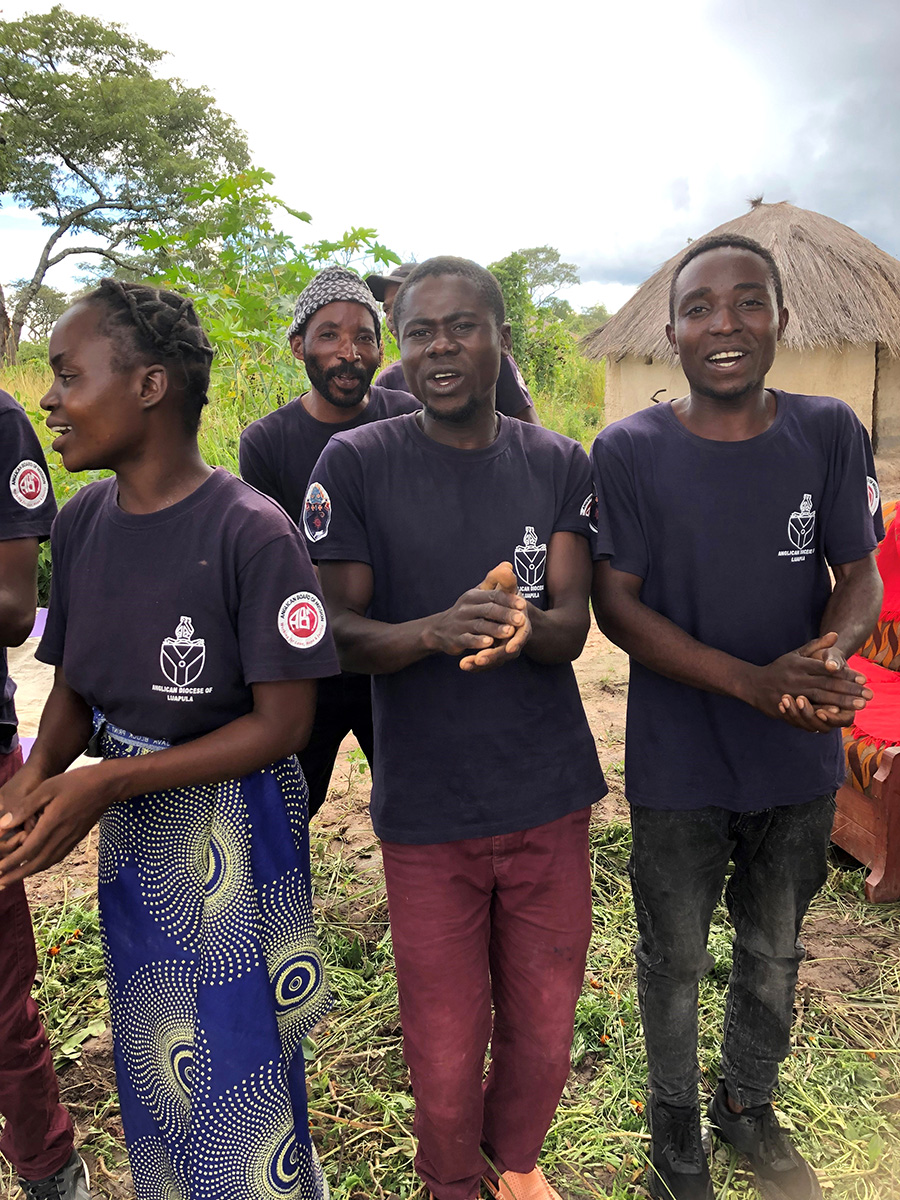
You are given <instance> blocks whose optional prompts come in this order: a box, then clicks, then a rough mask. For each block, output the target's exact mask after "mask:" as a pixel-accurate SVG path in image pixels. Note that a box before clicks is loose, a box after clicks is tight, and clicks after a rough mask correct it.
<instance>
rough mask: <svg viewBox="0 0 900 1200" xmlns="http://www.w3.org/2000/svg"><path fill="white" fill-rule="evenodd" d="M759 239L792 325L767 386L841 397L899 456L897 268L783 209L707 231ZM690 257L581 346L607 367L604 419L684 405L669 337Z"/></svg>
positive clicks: (844, 233)
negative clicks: (671, 403) (650, 406)
mask: <svg viewBox="0 0 900 1200" xmlns="http://www.w3.org/2000/svg"><path fill="white" fill-rule="evenodd" d="M710 233H711V234H719V233H739V234H743V235H744V236H745V237H751V238H755V239H756V241H758V242H760V243H762V245H764V246H767V247H768V248H769V249H770V250H771V251H772V253H773V255H774V256H775V261H776V262H777V263H778V266H779V268H780V270H781V273H782V277H783V280H784V295H785V304H786V305H787V308H788V310H789V312H790V320H789V321H788V326H787V329H786V331H785V335H784V338H783V340H782V342H781V345H780V347H779V351H778V356H777V358H776V360H775V365H774V367H773V368H772V373H771V375H770V376H769V379H770V382H771V383H772V384H773V385H774V386H776V387H784V388H786V389H787V390H789V391H804V392H809V393H812V394H827V395H836V396H840V397H841V398H842V399H844V400H847V402H848V403H850V404H851V405H852V406H853V408H854V409H855V410H856V411H857V413H858V414H859V416H860V417H861V419H862V420H863V421H864V422H865V424H866V426H867V427H868V429H869V431H870V432H871V434H872V436H873V438H874V439H875V440H876V442H878V448H879V449H880V450H888V449H892V448H900V262H898V261H897V259H895V258H892V257H891V255H889V254H886V253H885V251H883V250H880V249H879V248H878V246H876V245H874V243H872V242H870V241H869V240H868V239H867V238H864V237H862V236H861V235H860V234H858V233H856V232H855V230H853V229H850V228H849V226H847V225H842V224H841V223H840V222H839V221H834V220H832V219H831V218H830V217H825V216H822V215H821V213H815V212H810V211H808V210H807V209H804V208H796V207H795V206H794V205H792V204H788V203H787V202H786V201H782V202H781V203H779V204H764V203H762V201H761V200H758V201H754V202H753V204H752V207H751V209H750V211H749V212H748V213H745V214H744V215H743V216H741V217H738V218H736V219H735V220H733V221H726V222H725V224H724V225H719V226H718V228H716V229H713V230H711V231H710ZM686 250H687V247H685V248H684V249H683V250H680V251H679V252H678V253H677V254H676V255H674V256H673V257H672V258H670V259H669V260H668V262H666V263H664V264H663V266H661V267H660V268H659V270H658V271H656V272H655V273H654V274H653V275H651V276H650V278H649V279H648V280H647V281H646V282H645V283H644V284H642V285H641V287H640V288H639V289H638V291H637V292H636V293H635V294H634V296H632V298H631V299H630V300H629V301H628V302H627V304H625V305H624V306H623V307H622V308H621V309H620V310H619V312H617V313H616V314H615V315H614V316H613V317H611V318H610V319H609V321H608V322H607V323H606V324H605V325H604V326H603V328H602V329H598V330H596V331H595V332H594V333H592V334H589V335H588V337H587V338H585V340H584V343H583V346H584V350H585V353H586V354H587V355H588V357H589V358H595V359H599V358H602V357H606V358H607V360H608V375H607V419H608V420H617V419H618V418H619V417H622V416H625V415H627V413H630V412H635V411H637V409H639V408H642V407H643V406H644V405H646V404H647V403H649V401H650V397H651V396H652V395H653V393H654V392H662V393H663V394H662V396H661V397H660V398H662V399H667V400H668V399H674V397H675V396H678V395H683V394H684V393H685V392H686V390H687V383H686V381H685V379H684V376H683V375H682V374H681V371H680V370H679V369H678V367H677V361H678V360H677V357H676V355H675V354H674V352H673V351H672V348H671V346H670V345H669V343H668V340H667V339H666V336H665V325H666V321H667V320H668V309H669V281H670V280H671V278H672V271H673V270H674V269H675V267H676V266H677V264H678V263H679V262H680V260H681V258H682V256H683V255H684V254H685V252H686Z"/></svg>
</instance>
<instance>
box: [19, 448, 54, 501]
mask: <svg viewBox="0 0 900 1200" xmlns="http://www.w3.org/2000/svg"><path fill="white" fill-rule="evenodd" d="M9 490H10V491H11V492H12V496H13V500H15V501H16V503H17V504H21V505H22V507H23V508H40V506H41V505H42V504H43V503H44V501H45V500H46V499H47V493H48V492H49V490H50V485H49V483H48V482H47V476H46V475H45V474H44V472H43V469H42V468H41V467H40V466H39V465H38V464H37V463H36V462H33V461H32V460H31V459H30V458H26V459H23V461H22V462H20V463H19V465H18V466H17V467H16V469H15V470H14V471H13V473H12V475H10V477H9Z"/></svg>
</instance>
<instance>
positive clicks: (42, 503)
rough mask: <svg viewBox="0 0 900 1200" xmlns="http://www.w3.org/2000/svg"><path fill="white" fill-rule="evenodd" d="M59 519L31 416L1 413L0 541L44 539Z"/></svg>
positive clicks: (13, 410) (11, 411)
mask: <svg viewBox="0 0 900 1200" xmlns="http://www.w3.org/2000/svg"><path fill="white" fill-rule="evenodd" d="M55 515H56V500H55V499H54V497H53V489H52V488H51V486H50V477H49V474H48V472H47V461H46V459H45V458H44V452H43V450H42V449H41V444H40V442H39V441H38V437H37V434H36V433H35V431H34V429H33V428H32V426H31V422H30V421H29V419H28V416H27V414H26V413H25V412H24V411H23V410H22V409H21V408H19V407H18V405H15V406H13V407H10V408H7V409H5V410H4V411H3V412H0V541H4V542H5V541H12V540H13V539H14V538H27V537H36V538H41V539H44V538H46V537H48V535H49V533H50V526H51V525H52V524H53V518H54V516H55Z"/></svg>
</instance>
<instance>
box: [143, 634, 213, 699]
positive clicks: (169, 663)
mask: <svg viewBox="0 0 900 1200" xmlns="http://www.w3.org/2000/svg"><path fill="white" fill-rule="evenodd" d="M159 665H160V669H161V670H162V673H163V675H165V677H166V679H168V681H169V685H170V686H166V685H164V684H160V683H155V684H154V685H153V691H154V692H164V693H165V695H166V699H167V700H173V701H181V702H184V703H188V704H191V703H193V700H194V697H195V696H205V695H208V694H209V693H210V692H211V691H212V688H211V687H192V686H191V685H192V684H194V683H196V682H197V680H198V679H199V678H200V675H201V673H202V671H203V668H204V667H205V666H206V642H205V641H204V639H203V638H198V637H194V622H193V621H192V620H191V618H190V617H182V618H181V620H180V621H179V622H178V624H177V626H176V627H175V636H174V637H167V638H163V642H162V646H160V649H159Z"/></svg>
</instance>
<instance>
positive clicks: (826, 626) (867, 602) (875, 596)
mask: <svg viewBox="0 0 900 1200" xmlns="http://www.w3.org/2000/svg"><path fill="white" fill-rule="evenodd" d="M883 591H884V587H883V584H882V582H881V576H880V575H879V574H878V572H877V571H873V572H872V573H871V574H868V575H866V576H864V577H859V578H852V577H850V578H846V579H840V578H839V579H837V581H836V582H835V585H834V590H833V591H832V593H831V597H830V598H829V601H828V603H827V604H826V606H825V612H824V613H823V614H822V623H821V626H820V631H821V632H822V633H831V632H834V633H836V634H837V635H838V640H837V643H836V645H837V649H839V650H840V652H841V653H842V654H843V655H844V657H845V658H848V657H849V656H850V655H851V654H855V653H856V651H857V650H858V649H859V648H860V646H861V645H862V644H863V642H864V641H865V640H866V638H867V637H868V636H869V634H870V633H871V632H872V630H873V629H874V628H875V623H876V621H877V620H878V615H879V613H880V612H881V599H882V594H883Z"/></svg>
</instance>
